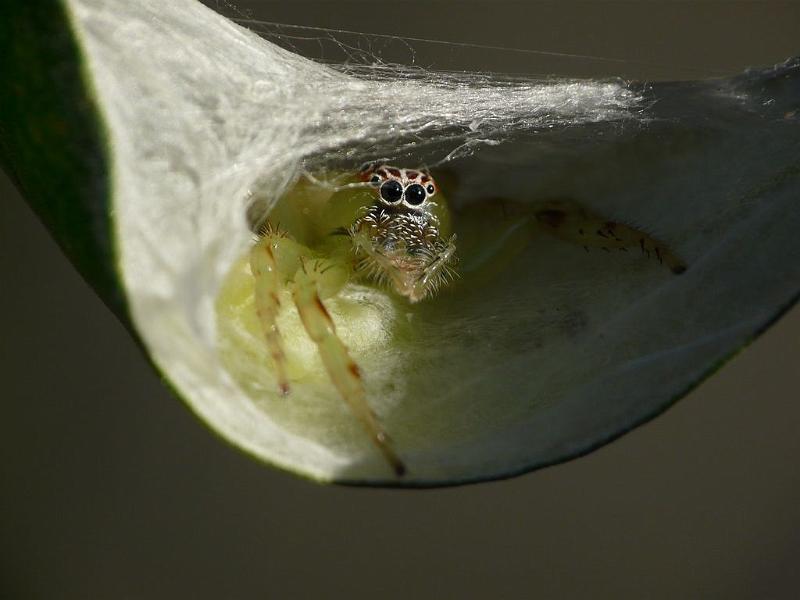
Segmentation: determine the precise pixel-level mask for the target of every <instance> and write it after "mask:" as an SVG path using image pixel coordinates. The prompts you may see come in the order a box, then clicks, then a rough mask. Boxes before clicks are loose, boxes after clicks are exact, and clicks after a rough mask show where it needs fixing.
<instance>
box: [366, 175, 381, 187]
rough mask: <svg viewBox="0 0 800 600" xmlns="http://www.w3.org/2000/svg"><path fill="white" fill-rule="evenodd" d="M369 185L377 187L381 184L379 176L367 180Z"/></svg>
mask: <svg viewBox="0 0 800 600" xmlns="http://www.w3.org/2000/svg"><path fill="white" fill-rule="evenodd" d="M369 184H370V185H374V186H375V187H378V186H379V185H380V184H381V177H380V175H373V176H372V178H371V179H370V180H369Z"/></svg>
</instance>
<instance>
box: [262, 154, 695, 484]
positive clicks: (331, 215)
mask: <svg viewBox="0 0 800 600" xmlns="http://www.w3.org/2000/svg"><path fill="white" fill-rule="evenodd" d="M434 199H435V200H434ZM487 203H488V204H494V205H502V213H503V215H504V217H503V218H514V219H515V220H516V222H518V223H523V224H525V225H529V226H530V228H529V230H530V231H531V232H533V231H535V230H538V231H542V230H543V231H546V232H549V233H551V234H553V235H555V236H556V237H559V238H561V239H563V240H566V241H569V242H572V243H575V244H579V245H581V246H583V247H584V248H586V249H587V250H588V249H589V247H600V248H603V249H605V250H611V249H619V250H624V251H626V250H627V249H628V248H637V247H638V248H640V249H641V251H642V253H644V254H647V255H648V256H650V255H652V256H654V257H656V258H657V259H658V260H659V261H660V262H662V263H665V264H666V265H667V266H668V267H669V268H670V269H671V270H672V271H673V272H674V273H680V272H682V271H683V270H685V268H686V267H685V265H684V263H683V262H682V261H681V260H680V259H679V258H678V257H677V256H675V255H674V254H673V253H672V252H671V251H670V250H669V249H668V248H667V247H666V246H665V245H664V244H663V243H661V242H660V241H658V240H656V239H654V238H653V237H651V236H649V235H648V234H646V233H644V232H642V231H640V230H639V229H636V228H634V227H631V226H628V225H625V224H622V223H618V222H614V221H609V220H607V219H604V218H601V217H599V216H596V215H593V214H591V213H589V212H587V211H586V210H584V209H583V208H582V207H580V206H579V205H577V204H576V203H574V202H569V201H551V202H542V203H525V204H523V203H515V202H510V201H501V200H493V201H487ZM481 210H482V208H481V207H480V206H479V207H478V210H477V212H475V211H474V214H471V213H470V211H469V210H467V211H465V213H464V215H466V216H464V215H462V217H463V218H467V219H468V218H472V219H485V214H484V213H482V212H481ZM470 214H471V216H470ZM488 227H491V224H489V225H488ZM526 235H527V234H526ZM455 241H456V236H455V235H454V234H451V233H450V211H449V209H448V206H447V202H446V200H445V199H444V197H443V195H442V194H441V192H440V190H439V188H438V186H437V184H436V182H435V181H434V179H433V177H431V175H430V173H428V172H427V171H426V170H424V169H401V168H396V167H392V166H389V165H385V164H380V163H367V164H366V165H364V166H363V167H362V168H361V169H360V170H359V171H358V173H357V174H355V176H351V177H348V178H347V183H345V184H344V185H341V186H339V187H337V188H334V189H332V188H330V187H325V186H320V185H317V184H314V183H309V182H308V181H307V180H301V181H300V182H298V184H297V185H296V186H295V188H294V189H293V190H292V191H290V192H289V193H288V194H286V195H285V196H284V197H283V198H282V199H281V201H280V202H278V204H277V205H276V206H275V207H274V208H273V210H272V211H271V212H270V213H269V217H268V220H266V221H265V222H264V223H261V224H260V226H259V238H258V241H257V242H256V243H255V245H254V246H253V248H252V250H251V252H250V269H251V272H252V274H253V277H254V278H255V306H256V311H257V314H258V319H259V322H260V324H261V328H262V329H263V332H264V334H265V337H266V344H267V348H268V350H269V354H270V356H271V358H272V361H273V363H274V368H275V375H276V379H277V384H278V388H279V391H280V392H281V393H282V394H284V395H285V394H288V393H289V390H290V382H289V377H288V375H287V356H286V352H285V350H284V341H283V338H282V337H281V334H280V332H279V331H278V327H277V317H278V314H279V311H280V309H281V301H280V297H281V292H282V291H283V290H288V291H289V292H290V293H291V298H292V300H293V303H294V306H295V308H296V310H297V312H298V314H299V317H300V320H301V322H302V324H303V327H304V328H305V330H306V332H307V334H308V336H309V337H310V338H311V340H313V341H314V343H315V344H316V346H317V349H318V352H319V355H320V357H321V359H322V362H323V364H324V367H325V370H326V371H327V374H328V377H329V378H330V381H331V383H333V385H334V387H335V388H336V390H337V392H338V394H339V395H340V396H341V397H342V399H344V401H345V402H346V403H347V404H348V405H349V407H350V409H351V410H352V412H353V414H354V415H355V416H356V417H357V418H358V419H359V421H360V422H361V423H362V425H363V426H364V428H365V429H366V431H367V433H368V434H369V436H370V438H371V439H372V441H373V443H374V444H375V445H376V447H377V448H378V449H379V450H380V452H381V453H382V454H383V456H384V458H385V460H386V461H387V462H388V464H389V465H390V466H391V468H392V469H393V470H394V472H395V474H396V475H397V476H401V475H403V474H404V473H405V470H406V467H405V465H404V463H403V461H402V460H401V459H400V458H399V457H398V455H397V453H396V452H395V450H394V448H393V446H392V444H391V442H390V440H389V437H388V435H387V434H386V432H385V431H384V429H383V428H382V426H381V424H380V422H379V421H378V419H377V418H376V416H375V414H374V413H373V411H372V410H371V408H370V405H369V403H368V402H367V397H366V391H365V387H364V382H363V381H362V372H361V369H360V368H359V367H358V365H357V364H356V363H355V361H354V360H353V359H352V358H351V356H350V353H349V352H348V349H347V347H346V346H345V345H344V343H343V342H342V341H341V339H340V338H339V336H338V335H337V333H336V328H335V326H334V323H333V320H332V319H331V317H330V314H329V313H328V310H327V309H326V307H325V303H324V301H325V300H326V299H328V298H331V297H334V296H336V295H337V294H338V293H339V292H340V291H341V290H342V289H343V288H344V286H345V285H346V284H347V283H348V282H349V281H351V280H359V281H362V282H365V283H369V284H373V285H378V286H382V287H384V288H385V289H388V290H389V291H390V292H393V293H395V294H397V295H398V296H400V297H402V298H405V300H406V301H407V302H409V303H416V302H420V301H423V300H425V299H427V298H429V297H431V296H432V295H433V294H435V292H436V291H437V290H438V289H439V288H441V287H443V286H447V285H450V284H451V283H452V282H453V281H454V280H455V278H456V271H455V268H456V260H457V259H456V245H455Z"/></svg>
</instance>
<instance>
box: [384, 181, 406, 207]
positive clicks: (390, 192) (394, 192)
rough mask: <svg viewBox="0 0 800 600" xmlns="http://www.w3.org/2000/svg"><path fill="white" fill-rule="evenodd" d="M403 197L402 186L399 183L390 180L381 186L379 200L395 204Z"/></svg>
mask: <svg viewBox="0 0 800 600" xmlns="http://www.w3.org/2000/svg"><path fill="white" fill-rule="evenodd" d="M402 197H403V186H402V185H400V182H399V181H395V180H394V179H390V180H389V181H386V182H384V184H383V185H382V186H381V198H383V199H384V200H386V201H387V202H397V201H398V200H400V198H402Z"/></svg>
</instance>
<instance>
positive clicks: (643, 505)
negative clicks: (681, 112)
mask: <svg viewBox="0 0 800 600" xmlns="http://www.w3.org/2000/svg"><path fill="white" fill-rule="evenodd" d="M207 4H209V5H210V6H212V7H213V8H215V9H217V10H220V11H221V12H223V13H225V14H227V15H229V16H232V17H236V18H240V19H249V20H265V21H269V22H279V23H290V24H300V25H309V26H315V27H325V28H333V29H344V30H352V31H363V32H373V33H381V34H391V35H401V36H408V37H415V38H433V39H440V40H447V41H451V42H459V43H474V44H484V45H491V46H503V47H510V48H514V49H517V50H519V51H516V52H512V51H500V50H487V49H475V48H469V47H464V46H460V47H451V46H442V45H437V44H428V43H425V42H418V43H415V42H409V44H410V45H411V47H412V48H413V47H415V44H416V47H417V48H418V50H419V58H418V60H419V61H420V64H423V66H434V67H437V66H439V67H440V68H470V69H490V70H496V71H507V72H521V73H530V74H535V73H537V74H541V73H549V74H556V75H569V76H601V77H610V76H617V75H619V76H623V77H626V78H632V79H633V78H636V79H641V78H644V79H693V78H701V77H709V76H714V75H722V74H726V73H736V72H739V71H741V70H742V69H744V68H746V67H748V66H757V65H767V64H773V63H776V62H779V61H781V60H783V59H785V58H787V57H788V56H791V55H794V54H799V53H800V42H799V41H798V40H800V37H798V35H797V32H798V31H800V4H798V3H795V2H791V3H778V2H752V3H740V2H726V3H717V2H694V3H680V2H641V3H619V2H602V3H582V2H571V1H570V2H557V3H556V2H553V3H538V2H527V3H505V2H488V1H486V2H474V3H469V2H467V3H464V2H452V1H448V2H430V3H423V2H415V3H405V2H386V3H376V2H336V1H329V2H305V1H298V0H293V1H291V2H289V1H287V2H283V3H269V2H244V1H240V2H235V3H233V4H229V3H228V2H226V1H219V2H216V1H213V0H211V1H209V2H207ZM249 26H251V27H253V28H255V29H259V28H261V29H263V30H264V31H268V32H270V33H271V35H274V34H275V32H276V31H278V30H276V29H275V27H274V26H272V25H270V26H261V25H257V24H255V23H250V24H249ZM279 31H281V32H283V33H286V30H283V29H281V30H279ZM293 31H294V33H295V34H296V33H297V31H296V30H293ZM317 35H319V34H317ZM325 35H327V34H325ZM296 42H297V44H298V48H299V41H296ZM293 43H294V42H293ZM404 47H405V46H404ZM437 48H438V50H437ZM531 51H537V52H531ZM539 51H546V52H556V53H566V54H579V55H588V56H591V57H595V58H593V59H589V58H574V57H573V58H569V57H563V56H553V55H548V54H539V53H538V52H539ZM326 52H328V50H326ZM401 52H408V50H407V47H406V49H405V50H401ZM429 52H430V53H431V54H428V53H429ZM437 52H439V54H436V53H437ZM598 57H602V58H603V60H598ZM331 58H333V57H331ZM0 208H2V212H0V290H2V293H0V307H1V308H2V310H0V332H2V333H0V375H2V390H3V391H2V393H1V394H0V396H2V409H3V415H2V417H1V418H0V451H1V453H2V461H0V490H2V491H0V553H2V554H0V558H1V560H0V598H3V599H5V598H8V599H18V598H19V599H29V598H48V599H49V598H70V599H71V598H82V599H86V598H89V599H94V598H115V599H127V598H131V599H133V598H264V597H276V598H283V597H289V598H311V597H313V598H317V597H352V598H362V597H364V598H366V597H370V598H379V599H389V598H407V597H414V598H438V597H457V598H487V597H492V598H494V597H500V598H530V597H538V598H587V597H590V598H641V597H646V598H726V599H727V598H794V597H797V595H798V593H799V592H798V590H800V572H799V571H798V569H797V566H796V565H797V556H798V555H800V471H799V470H798V468H797V462H798V457H800V436H799V435H798V426H800V394H798V387H800V369H799V368H798V367H800V309H798V308H795V309H794V310H793V311H791V312H789V313H788V314H787V315H786V316H784V317H783V318H782V319H781V320H780V321H779V322H778V323H777V324H776V325H775V326H773V327H772V328H771V329H770V330H769V331H768V332H767V333H766V334H764V335H763V336H762V337H761V338H760V339H759V340H758V341H756V342H755V343H754V344H753V345H752V346H751V347H749V348H748V349H746V350H745V351H743V352H742V353H740V354H739V355H738V356H737V357H736V358H735V359H734V360H733V361H731V362H730V363H728V365H727V366H726V367H725V368H724V369H723V370H722V371H721V372H719V373H718V374H717V375H715V376H714V377H713V378H711V379H710V380H708V381H707V382H705V383H704V384H703V385H702V386H700V388H699V389H697V390H695V391H694V392H693V393H691V394H690V395H689V396H687V397H686V398H685V399H683V400H682V401H680V402H679V403H678V404H677V405H676V406H674V407H673V408H672V409H670V410H669V411H668V412H667V413H665V414H664V415H662V416H660V417H658V418H657V419H655V420H654V421H652V422H650V423H648V424H647V425H644V426H642V427H640V428H639V429H637V430H635V431H634V432H632V433H630V434H628V435H626V436H624V437H623V438H621V439H620V440H618V441H616V442H614V443H612V444H610V445H609V446H606V447H604V448H602V449H600V450H598V451H596V452H595V453H593V454H591V455H589V456H587V457H584V458H581V459H578V460H576V461H573V462H570V463H567V464H564V465H560V466H557V467H553V468H548V469H545V470H543V471H539V472H536V473H533V474H529V475H526V476H523V477H520V478H517V479H513V480H509V481H503V482H495V483H488V484H480V485H473V486H467V487H461V488H453V489H444V490H428V491H390V490H369V489H348V488H337V487H321V486H318V485H315V484H312V483H308V482H306V481H303V480H300V479H297V478H295V477H293V476H291V475H288V474H284V473H281V472H277V471H273V470H270V469H269V468H266V467H264V466H261V465H259V464H256V463H255V462H253V461H252V460H251V459H249V458H248V457H246V456H244V455H242V454H240V453H239V452H238V451H236V450H234V449H232V448H231V447H229V446H228V445H227V444H226V443H224V442H222V441H221V440H219V439H218V438H216V437H215V436H214V435H213V434H211V433H210V432H209V431H208V430H207V429H206V428H205V427H204V426H203V425H202V424H201V423H200V422H199V421H197V420H196V419H195V418H194V417H193V416H192V415H191V414H190V412H189V411H188V410H187V409H186V408H185V407H184V406H183V405H182V404H181V402H180V401H178V400H177V399H175V398H174V397H172V396H171V395H170V394H169V392H168V391H167V389H166V388H165V387H164V386H163V385H162V384H161V382H160V381H159V378H158V376H157V375H156V374H155V373H154V372H153V371H152V370H151V368H150V367H149V365H148V364H147V362H146V360H145V359H144V357H143V355H142V354H141V352H140V351H139V349H138V348H137V346H136V345H135V344H134V342H133V341H132V340H131V339H130V337H129V336H128V335H127V334H126V332H125V331H124V329H123V328H122V326H121V325H120V324H119V323H118V322H117V321H116V319H115V318H114V317H113V316H112V315H111V314H110V313H109V312H108V310H107V309H106V308H105V307H104V305H103V304H102V303H101V302H100V301H99V300H98V299H97V297H96V296H95V295H94V293H93V292H92V290H91V289H90V288H89V287H88V286H87V285H86V284H85V283H84V282H83V281H82V280H81V278H80V277H79V276H78V275H77V273H76V272H75V271H74V270H73V269H72V267H71V266H70V265H69V264H68V263H67V262H66V261H65V259H64V258H63V256H62V255H61V254H60V252H59V251H58V249H57V247H56V246H55V244H54V243H53V242H52V240H51V239H50V238H49V236H48V234H47V233H46V231H44V229H43V228H42V226H41V225H39V224H38V222H37V221H36V219H35V218H34V217H33V215H32V213H31V211H30V210H29V209H28V208H27V206H26V205H25V204H24V202H23V201H22V200H21V198H20V197H19V195H18V194H17V192H16V191H15V190H14V189H13V187H12V185H11V184H10V182H9V181H8V179H7V178H5V177H4V176H0Z"/></svg>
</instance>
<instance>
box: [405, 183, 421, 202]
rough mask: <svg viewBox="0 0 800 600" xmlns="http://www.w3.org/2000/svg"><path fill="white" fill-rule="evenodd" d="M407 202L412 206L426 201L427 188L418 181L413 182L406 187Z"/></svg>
mask: <svg viewBox="0 0 800 600" xmlns="http://www.w3.org/2000/svg"><path fill="white" fill-rule="evenodd" d="M406 202H408V203H409V204H410V205H412V206H417V205H418V204H422V203H423V202H425V188H424V187H422V186H421V185H420V184H418V183H412V184H411V185H410V186H408V187H407V188H406Z"/></svg>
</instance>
